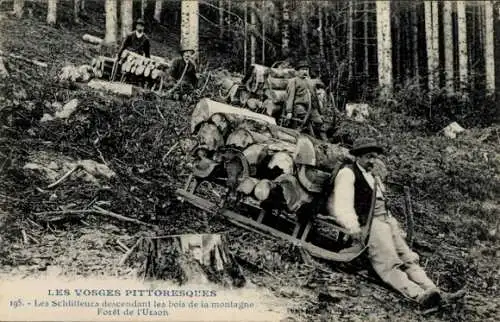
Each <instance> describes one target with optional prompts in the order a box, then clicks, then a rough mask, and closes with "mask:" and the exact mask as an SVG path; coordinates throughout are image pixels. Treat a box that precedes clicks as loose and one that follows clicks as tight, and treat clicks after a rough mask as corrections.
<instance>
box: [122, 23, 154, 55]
mask: <svg viewBox="0 0 500 322" xmlns="http://www.w3.org/2000/svg"><path fill="white" fill-rule="evenodd" d="M150 47H151V45H150V42H149V38H148V37H147V36H146V35H145V34H144V20H142V19H141V18H139V19H137V21H136V22H135V30H134V31H133V32H132V33H130V34H128V35H127V36H126V37H125V39H124V40H123V43H122V46H121V47H120V50H119V51H118V59H120V58H121V55H122V53H123V51H124V50H128V51H131V52H134V53H136V54H139V55H143V56H146V57H147V58H149V57H150V54H149V52H150Z"/></svg>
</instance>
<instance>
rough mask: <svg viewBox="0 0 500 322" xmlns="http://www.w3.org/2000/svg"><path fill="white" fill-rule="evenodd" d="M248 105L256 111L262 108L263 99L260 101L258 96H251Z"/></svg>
mask: <svg viewBox="0 0 500 322" xmlns="http://www.w3.org/2000/svg"><path fill="white" fill-rule="evenodd" d="M246 106H247V107H248V108H249V109H251V110H252V111H255V110H257V109H260V108H262V101H259V100H258V99H256V98H249V99H248V100H247V102H246Z"/></svg>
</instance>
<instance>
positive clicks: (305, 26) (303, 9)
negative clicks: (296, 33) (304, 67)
mask: <svg viewBox="0 0 500 322" xmlns="http://www.w3.org/2000/svg"><path fill="white" fill-rule="evenodd" d="M299 5H300V14H301V22H302V24H301V28H300V31H301V34H302V37H301V38H302V46H303V50H304V51H303V53H304V55H305V58H306V59H307V60H308V59H309V23H308V20H309V16H308V12H307V11H308V10H307V5H308V3H307V2H306V1H303V2H300V4H299Z"/></svg>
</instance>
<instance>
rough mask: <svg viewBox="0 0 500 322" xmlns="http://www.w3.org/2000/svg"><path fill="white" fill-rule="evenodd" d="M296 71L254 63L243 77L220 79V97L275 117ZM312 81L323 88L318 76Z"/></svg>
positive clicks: (283, 102) (317, 86) (318, 87)
mask: <svg viewBox="0 0 500 322" xmlns="http://www.w3.org/2000/svg"><path fill="white" fill-rule="evenodd" d="M296 74H297V71H296V70H295V69H293V68H279V67H278V68H273V67H267V66H263V65H259V64H254V65H252V66H251V68H250V70H249V72H248V73H247V75H246V76H245V77H244V78H236V77H226V78H225V79H224V80H223V81H222V82H221V93H223V94H222V95H221V97H222V98H223V99H224V100H225V102H226V103H229V104H237V105H239V106H241V107H245V108H248V109H250V110H253V111H255V112H257V113H265V114H267V115H270V116H275V117H276V116H277V115H279V112H281V110H282V108H283V106H284V104H285V101H286V98H287V95H286V88H287V85H288V81H289V80H290V79H292V78H293V77H295V76H296ZM311 82H312V85H313V86H314V87H315V88H316V89H318V90H319V89H322V88H324V84H323V83H322V82H321V80H319V79H311Z"/></svg>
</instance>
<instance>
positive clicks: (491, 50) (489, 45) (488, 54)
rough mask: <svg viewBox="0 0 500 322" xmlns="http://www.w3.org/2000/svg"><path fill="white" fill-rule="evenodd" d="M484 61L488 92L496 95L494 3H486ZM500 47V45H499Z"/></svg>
mask: <svg viewBox="0 0 500 322" xmlns="http://www.w3.org/2000/svg"><path fill="white" fill-rule="evenodd" d="M483 4H484V37H485V41H484V61H485V70H486V91H487V93H488V94H494V93H495V38H494V37H495V32H494V15H493V3H492V2H491V1H484V2H483ZM497 46H500V44H497Z"/></svg>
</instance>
